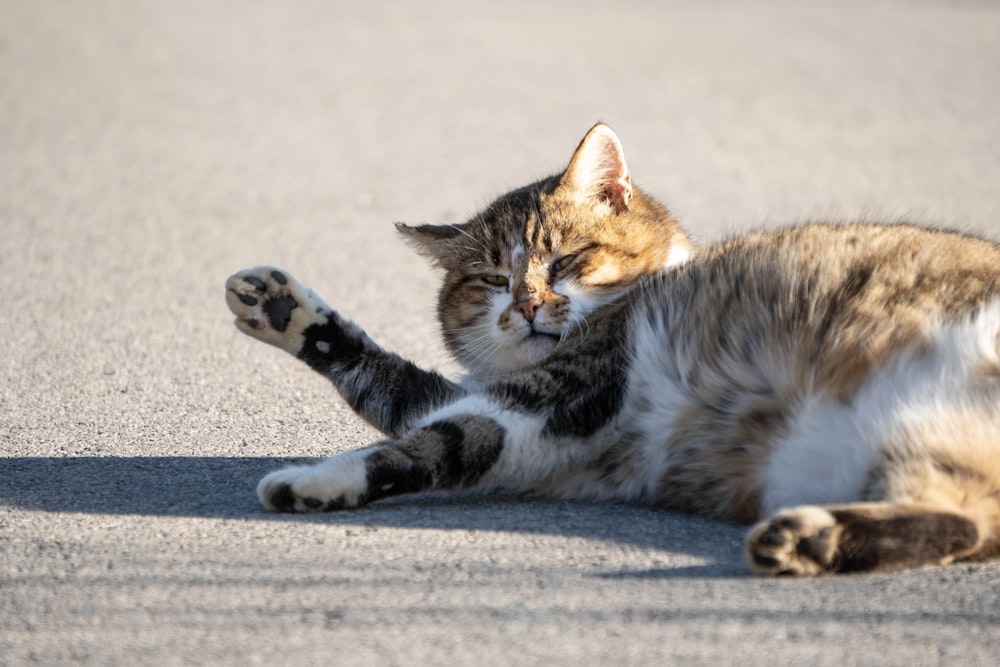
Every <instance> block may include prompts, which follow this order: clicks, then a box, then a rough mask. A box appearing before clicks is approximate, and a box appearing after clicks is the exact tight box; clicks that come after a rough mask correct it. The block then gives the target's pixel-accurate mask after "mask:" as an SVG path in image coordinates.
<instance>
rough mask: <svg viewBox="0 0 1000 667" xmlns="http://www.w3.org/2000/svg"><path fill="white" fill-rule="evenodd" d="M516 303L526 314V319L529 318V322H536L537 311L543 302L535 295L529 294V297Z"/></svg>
mask: <svg viewBox="0 0 1000 667" xmlns="http://www.w3.org/2000/svg"><path fill="white" fill-rule="evenodd" d="M514 305H515V306H516V307H517V309H518V310H520V311H521V313H522V314H523V315H524V319H526V320H528V321H529V322H534V321H535V311H536V310H538V309H539V308H541V306H542V302H541V301H540V300H539V299H537V298H535V297H533V296H529V297H527V298H524V299H521V300H520V301H518V302H517V303H515V304H514Z"/></svg>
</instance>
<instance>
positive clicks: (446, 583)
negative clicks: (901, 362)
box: [0, 0, 1000, 665]
mask: <svg viewBox="0 0 1000 667" xmlns="http://www.w3.org/2000/svg"><path fill="white" fill-rule="evenodd" d="M598 119H603V120H605V121H607V122H609V123H610V124H612V125H613V126H614V127H615V128H616V129H617V130H618V131H619V133H620V135H621V137H622V139H623V141H624V144H625V148H626V152H627V155H628V157H629V160H630V165H631V167H632V171H633V173H634V175H635V178H636V180H637V182H639V183H640V184H642V185H643V186H645V187H646V189H647V190H649V191H651V192H653V193H655V194H656V195H658V196H660V197H661V198H663V199H664V200H665V201H667V202H668V203H669V204H670V205H671V207H672V208H673V210H674V211H675V212H676V213H677V214H678V215H679V216H680V217H681V218H682V219H683V220H684V221H686V222H687V224H688V226H689V228H690V229H691V230H692V231H693V232H694V233H695V234H697V235H698V236H700V237H701V238H713V237H718V236H719V235H721V234H724V233H730V232H734V231H738V230H740V229H745V228H747V227H751V226H760V225H769V224H777V223H783V222H789V221H797V220H805V219H811V218H820V217H822V218H834V219H846V218H851V217H856V216H866V217H875V218H884V219H890V220H891V219H898V218H908V219H911V220H916V221H921V222H935V223H942V224H945V225H948V226H956V227H961V228H965V229H971V230H976V231H979V232H982V233H984V234H987V235H990V236H992V237H995V238H997V237H1000V187H998V184H1000V151H998V148H997V147H998V146H1000V6H998V5H997V4H996V3H989V2H971V1H970V2H961V3H957V2H956V3H950V2H933V1H924V2H916V1H914V2H891V1H888V0H886V1H882V0H875V1H873V2H861V1H857V2H853V1H847V2H838V3H833V2H830V3H819V2H809V1H806V2H803V1H798V0H775V1H772V2H766V3H759V4H757V3H736V2H725V1H718V2H715V1H713V2H695V1H694V0H691V1H682V0H676V1H664V2H655V3H654V2H641V1H639V0H623V1H621V2H616V3H607V2H593V1H590V0H580V1H574V2H571V1H569V0H560V1H559V2H552V3H544V4H543V3H536V2H529V1H527V0H505V2H503V3H485V2H483V3H477V2H444V1H441V0H438V1H432V2H421V3H416V2H414V3H407V2H372V3H360V2H358V3H334V2H318V1H316V2H310V1H307V0H301V1H300V0H293V1H291V2H284V3H277V2H273V3H272V2H263V1H261V2H257V1H243V0H240V1H237V0H231V1H228V2H225V1H220V2H215V1H211V2H206V1H202V0H180V1H177V2H153V1H149V0H128V1H125V0H122V1H120V2H116V1H113V0H90V1H88V2H85V3H84V2H80V3H74V2H57V1H53V2H44V3H42V2H30V1H28V0H24V1H21V2H16V1H9V0H8V1H4V2H0V270H2V272H0V276H2V280H0V313H2V316H0V373H2V375H0V377H2V381H0V455H2V457H3V458H2V459H0V550H2V551H0V663H3V664H10V665H20V664H28V663H36V662H37V663H42V664H67V663H86V664H129V665H132V664H150V665H152V664H156V665H173V664H220V665H228V664H259V663H277V662H283V663H288V664H294V663H303V662H306V661H308V662H311V663H314V664H315V663H318V662H320V661H322V662H324V663H326V664H338V665H340V664H344V665H365V664H387V665H404V664H405V665H410V664H518V665H531V664H574V665H578V664H581V665H591V664H593V665H597V664H637V665H639V664H643V665H644V664H653V663H667V664H684V665H689V664H690V665H708V664H711V665H716V664H768V665H780V664H791V663H795V664H820V665H824V664H828V665H833V664H836V665H852V664H871V665H893V664H896V665H903V664H905V665H939V664H940V665H977V664H981V665H993V664H996V661H997V656H998V655H1000V564H986V565H963V566H957V567H951V568H943V569H931V570H925V571H919V572H908V573H903V574H896V575H884V576H883V575H879V576H855V577H843V578H825V579H820V580H815V581H790V580H761V579H754V578H750V577H748V576H746V575H745V574H744V568H743V565H742V562H741V555H740V541H741V538H742V534H743V529H742V528H740V527H734V526H728V525H720V524H716V523H712V522H708V521H703V520H698V519H693V518H689V517H684V516H677V515H671V514H666V513H662V512H657V511H652V510H649V509H643V508H633V507H625V506H614V505H612V506H607V505H587V504H581V503H568V502H551V501H527V500H521V499H517V498H506V497H499V498H495V497H494V498H485V497H465V498H445V497H429V498H421V499H402V500H396V501H393V502H387V503H384V504H380V505H377V506H374V507H370V508H368V509H364V510H361V511H358V512H355V513H349V514H334V515H328V516H320V517H289V516H272V515H268V514H266V513H264V512H263V511H262V510H261V508H260V507H259V506H258V504H257V501H256V499H255V498H254V496H253V487H254V484H255V482H256V480H257V479H258V478H259V477H260V476H261V475H262V474H263V473H264V472H266V471H269V470H271V469H274V468H276V467H278V466H281V465H282V464H284V463H285V462H287V461H293V460H300V459H303V458H309V457H315V456H320V455H324V454H329V453H333V452H336V451H341V450H345V449H348V448H352V447H355V446H357V445H359V444H361V443H364V442H367V441H369V440H371V439H372V438H373V437H374V434H373V433H372V432H371V431H370V430H369V429H367V427H365V426H364V425H362V424H361V423H360V422H359V420H358V419H357V418H355V417H354V416H353V415H352V414H350V412H349V411H348V410H346V409H345V408H344V407H343V406H342V405H341V404H340V403H339V402H338V399H337V398H336V396H335V395H334V394H333V392H332V390H331V389H330V388H329V387H328V386H327V385H326V383H325V382H324V381H323V380H321V379H320V378H318V377H314V376H313V375H312V374H311V373H310V372H309V371H308V370H307V369H306V368H304V367H300V366H299V365H298V364H297V363H296V362H294V361H293V360H291V359H289V358H286V356H285V355H283V354H282V353H280V352H278V351H276V350H273V349H270V348H267V347H265V346H263V345H260V344H258V343H255V342H253V341H251V340H249V339H246V338H244V337H242V336H241V335H239V334H238V333H236V332H235V330H234V329H233V328H232V327H231V325H230V316H229V314H228V312H227V309H226V307H225V305H224V303H223V289H222V285H223V281H224V279H225V278H226V276H227V275H229V274H230V273H231V272H233V271H234V270H236V269H239V268H242V267H244V266H250V265H254V264H259V263H272V264H277V265H280V266H283V267H285V268H287V269H288V270H290V271H292V272H293V273H294V274H295V275H297V276H298V277H300V278H301V279H302V280H304V281H306V282H307V283H310V284H312V285H314V286H315V287H317V289H319V290H320V291H321V292H322V293H323V294H324V295H325V296H326V297H327V299H328V300H329V301H330V302H331V303H333V304H335V305H337V306H338V307H340V308H341V310H342V312H344V313H345V314H347V315H349V316H352V317H354V318H355V319H357V320H358V321H359V322H361V323H363V324H364V325H366V326H367V327H368V329H369V330H370V332H371V333H372V335H373V336H374V337H375V338H376V339H378V340H380V341H382V342H383V343H384V344H386V345H387V346H389V347H391V348H393V349H396V350H398V351H400V352H401V353H403V354H405V355H407V356H410V357H411V358H413V359H415V360H417V361H419V362H420V363H423V364H427V365H438V366H439V367H445V368H448V366H447V362H446V360H445V355H444V353H443V351H442V348H441V346H440V345H439V344H438V342H437V339H436V336H435V330H434V329H435V328H434V323H433V318H432V304H433V298H434V287H435V277H434V275H433V274H432V272H431V271H430V270H429V269H428V268H427V267H426V266H425V265H424V263H423V262H422V260H421V259H420V258H418V257H415V256H413V255H412V254H411V253H410V251H409V250H407V249H406V248H405V247H404V246H403V245H402V244H401V243H399V242H398V241H397V240H396V239H395V238H394V232H393V231H392V226H391V224H390V223H391V222H392V221H394V220H406V221H410V222H419V221H427V222H446V221H455V220H459V219H463V218H464V217H466V216H467V215H469V214H470V213H471V212H473V211H474V210H475V209H476V208H478V207H479V206H481V205H483V204H484V203H486V202H487V201H488V200H489V199H490V198H491V197H492V196H494V195H496V194H498V193H500V192H502V191H504V190H505V189H507V188H510V187H512V186H516V185H519V184H522V183H525V182H527V181H528V180H529V179H533V178H535V177H539V176H543V175H546V174H548V173H550V172H553V171H556V170H558V169H560V168H561V167H562V166H563V165H564V163H565V162H566V160H567V159H568V158H569V155H570V153H571V151H572V149H573V148H574V147H575V145H576V142H577V141H578V140H579V139H580V137H582V135H583V133H584V132H585V131H586V130H587V128H588V127H590V125H591V124H592V123H593V122H595V121H596V120H598Z"/></svg>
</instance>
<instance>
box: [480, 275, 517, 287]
mask: <svg viewBox="0 0 1000 667" xmlns="http://www.w3.org/2000/svg"><path fill="white" fill-rule="evenodd" d="M483 282H484V283H486V284H487V285H493V286H494V287H507V286H508V285H509V284H510V280H508V279H507V276H483Z"/></svg>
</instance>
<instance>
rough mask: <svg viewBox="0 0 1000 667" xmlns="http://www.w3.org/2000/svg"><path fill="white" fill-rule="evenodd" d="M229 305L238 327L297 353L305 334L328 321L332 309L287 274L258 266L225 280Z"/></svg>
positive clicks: (272, 268)
mask: <svg viewBox="0 0 1000 667" xmlns="http://www.w3.org/2000/svg"><path fill="white" fill-rule="evenodd" d="M226 305H227V306H229V310H231V311H232V312H233V314H234V315H235V316H236V320H235V324H236V328H237V329H239V330H240V331H242V332H243V333H245V334H247V335H248V336H250V337H252V338H256V339H257V340H260V341H263V342H265V343H269V344H271V345H274V346H275V347H280V348H281V349H283V350H285V351H287V352H290V353H291V354H298V353H299V351H300V350H301V349H302V346H303V343H304V342H305V337H304V336H303V331H305V330H306V329H307V328H308V327H309V326H311V325H313V324H322V323H324V322H326V321H327V320H328V319H329V316H330V313H331V312H332V311H331V309H330V307H329V306H328V305H326V303H325V302H324V301H323V300H322V299H321V298H319V297H318V296H317V295H316V294H315V293H314V292H313V291H312V290H310V289H308V288H306V287H303V286H302V285H301V284H299V282H298V281H297V280H295V278H293V277H292V276H291V275H289V274H288V273H287V272H285V271H282V270H280V269H276V268H274V267H272V266H257V267H254V268H252V269H245V270H243V271H240V272H239V273H236V274H235V275H232V276H230V277H229V279H228V280H227V281H226Z"/></svg>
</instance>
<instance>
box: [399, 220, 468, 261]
mask: <svg viewBox="0 0 1000 667" xmlns="http://www.w3.org/2000/svg"><path fill="white" fill-rule="evenodd" d="M396 231H397V232H399V233H400V234H401V235H402V236H403V240H404V241H406V243H407V244H408V245H409V246H410V247H411V248H413V249H414V250H416V251H417V252H418V253H420V254H421V255H424V256H425V257H429V258H430V259H431V261H432V262H434V264H436V265H437V266H442V267H443V266H447V264H448V258H449V257H450V256H451V255H452V253H453V252H454V243H453V241H454V239H455V237H457V236H460V235H461V234H462V233H463V231H462V226H461V225H407V224H404V223H402V222H397V223H396Z"/></svg>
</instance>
